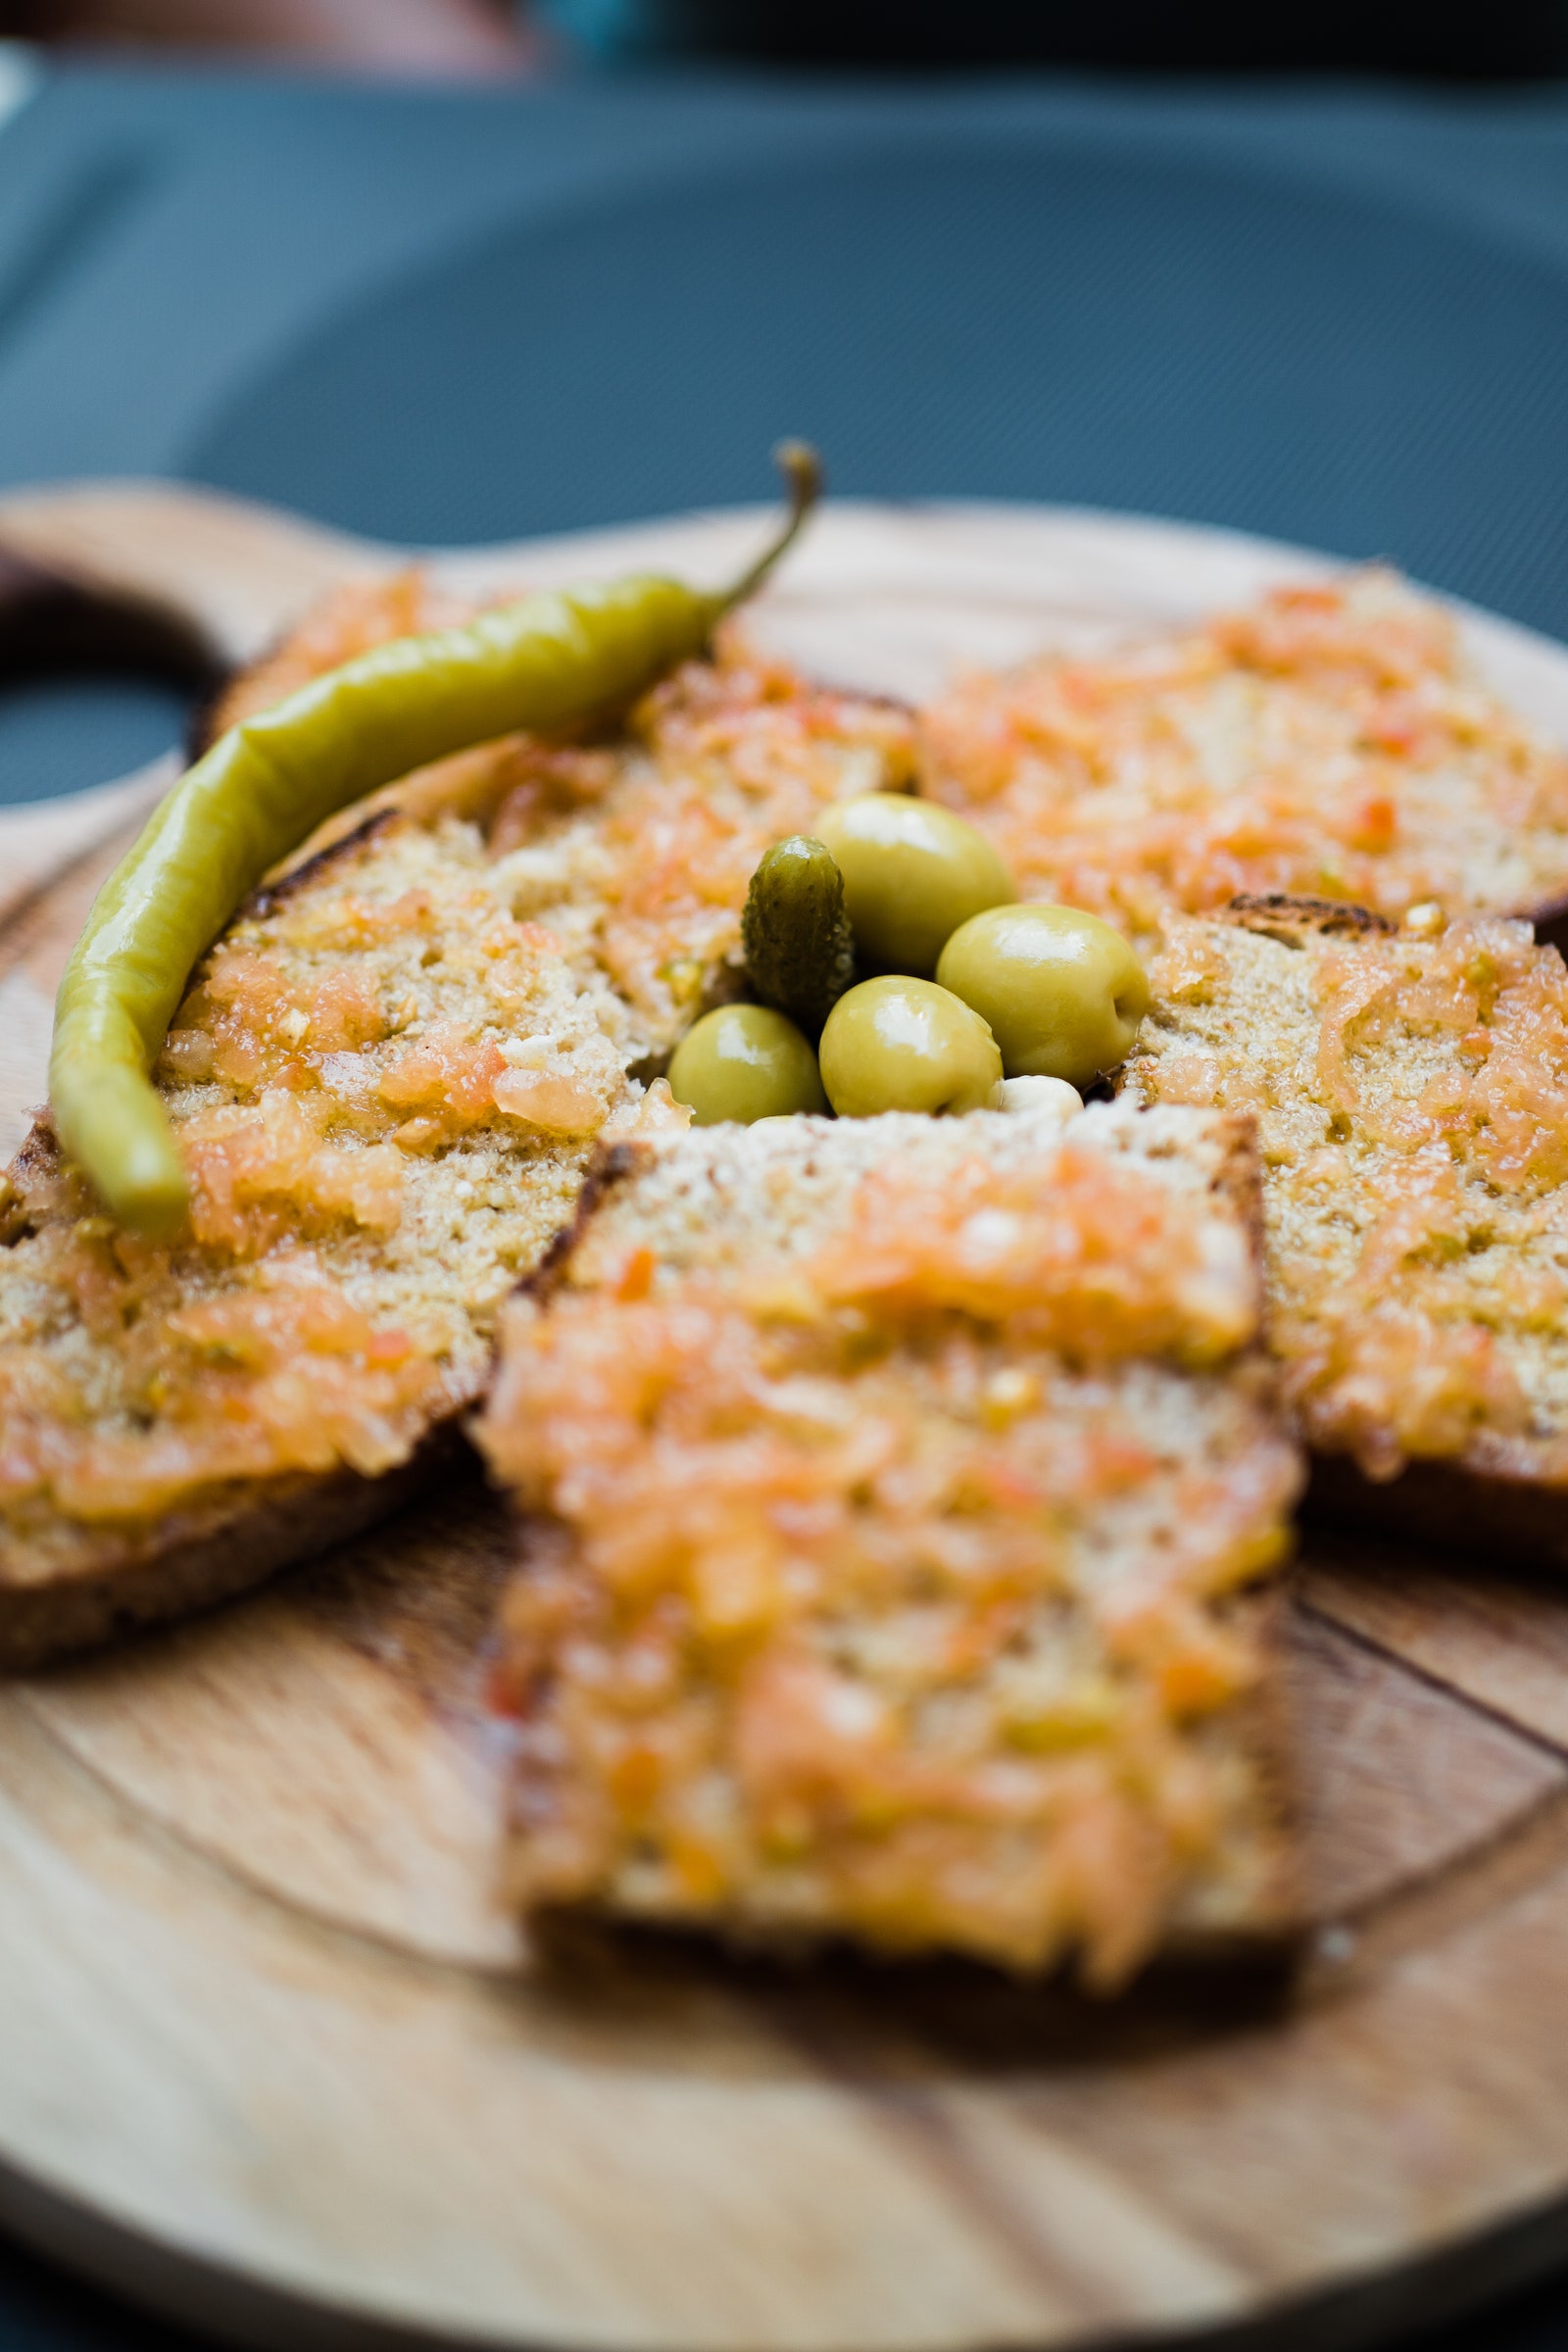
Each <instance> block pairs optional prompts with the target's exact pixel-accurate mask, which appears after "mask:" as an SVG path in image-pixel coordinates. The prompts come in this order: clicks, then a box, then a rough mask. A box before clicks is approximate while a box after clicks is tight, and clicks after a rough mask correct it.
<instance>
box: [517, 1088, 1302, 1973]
mask: <svg viewBox="0 0 1568 2352" xmlns="http://www.w3.org/2000/svg"><path fill="white" fill-rule="evenodd" d="M1225 1124H1226V1126H1227V1128H1228V1129H1229V1140H1228V1144H1227V1149H1226V1152H1225V1156H1224V1159H1223V1160H1222V1162H1221V1164H1220V1166H1219V1168H1218V1170H1217V1171H1216V1173H1215V1176H1214V1179H1213V1183H1212V1187H1211V1189H1212V1190H1213V1191H1214V1192H1216V1193H1219V1194H1221V1195H1222V1196H1223V1197H1224V1198H1225V1199H1226V1200H1228V1201H1230V1202H1231V1204H1232V1206H1233V1207H1234V1208H1235V1210H1236V1213H1237V1215H1238V1216H1239V1217H1240V1218H1241V1221H1242V1225H1243V1227H1244V1230H1245V1231H1246V1233H1247V1237H1248V1241H1249V1243H1250V1249H1251V1253H1252V1265H1253V1271H1254V1277H1255V1280H1256V1283H1257V1288H1258V1294H1259V1302H1260V1303H1261V1294H1262V1282H1263V1260H1262V1250H1263V1183H1262V1169H1261V1166H1260V1163H1259V1160H1258V1156H1257V1147H1256V1129H1255V1125H1254V1122H1253V1121H1252V1119H1250V1117H1248V1116H1247V1115H1245V1114H1243V1113H1235V1112H1233V1113H1230V1114H1229V1115H1227V1116H1226V1118H1225ZM656 1150H657V1147H656V1146H652V1145H650V1144H647V1143H636V1142H634V1143H624V1144H615V1145H606V1146H602V1147H601V1149H600V1152H598V1153H597V1154H596V1157H595V1160H594V1163H593V1165H592V1166H591V1167H590V1169H589V1173H588V1177H587V1180H586V1182H585V1183H584V1185H583V1188H582V1191H581V1192H580V1193H579V1195H578V1198H577V1212H576V1215H575V1216H574V1218H573V1219H572V1222H571V1224H570V1225H569V1226H566V1227H564V1229H563V1230H562V1232H560V1233H559V1234H558V1235H557V1236H556V1239H555V1240H554V1242H553V1243H552V1244H551V1246H550V1249H549V1250H547V1251H546V1253H545V1255H544V1257H543V1258H542V1259H541V1260H540V1263H539V1264H538V1266H537V1267H536V1268H535V1269H534V1271H533V1273H532V1274H531V1275H529V1276H528V1277H527V1278H526V1279H525V1280H524V1281H523V1282H521V1283H519V1284H518V1286H517V1293H518V1295H519V1296H521V1297H525V1298H531V1299H534V1300H535V1301H536V1302H537V1303H538V1304H539V1305H540V1306H541V1307H542V1308H548V1306H549V1302H550V1300H551V1299H552V1298H553V1297H554V1296H555V1295H556V1293H557V1292H558V1291H559V1290H560V1289H561V1288H562V1286H563V1284H564V1280H565V1277H566V1273H567V1270H568V1268H569V1266H570V1263H571V1259H572V1255H573V1253H574V1252H575V1250H577V1248H578V1246H579V1245H580V1243H581V1242H582V1240H583V1237H584V1235H585V1234H586V1232H587V1230H588V1227H589V1225H590V1224H591V1223H592V1221H593V1218H594V1216H595V1214H596V1213H597V1211H598V1209H599V1207H600V1205H601V1203H602V1202H603V1201H604V1200H605V1198H606V1195H607V1194H608V1193H609V1192H610V1191H611V1190H612V1189H613V1187H614V1186H616V1185H618V1184H620V1183H623V1182H624V1181H625V1180H626V1179H627V1178H628V1177H631V1176H633V1175H635V1174H636V1173H637V1171H638V1170H639V1168H642V1167H645V1166H647V1165H648V1164H649V1162H650V1161H651V1159H652V1158H653V1156H654V1152H655V1151H656ZM1238 1360H1240V1361H1242V1362H1250V1363H1254V1364H1258V1365H1260V1366H1262V1367H1263V1369H1264V1372H1265V1377H1266V1378H1267V1381H1268V1384H1269V1394H1270V1395H1271V1396H1272V1394H1273V1391H1274V1387H1275V1382H1274V1374H1273V1366H1272V1362H1271V1359H1270V1358H1269V1357H1268V1355H1267V1352H1266V1350H1265V1349H1264V1348H1263V1346H1262V1344H1261V1341H1260V1340H1254V1341H1253V1342H1252V1343H1251V1345H1250V1347H1249V1348H1246V1349H1244V1350H1243V1351H1242V1354H1241V1356H1240V1358H1239V1359H1238ZM527 1528H528V1519H527V1516H526V1514H518V1527H517V1535H518V1543H517V1565H518V1568H519V1570H521V1571H522V1572H523V1573H526V1569H527ZM1235 1608H1236V1613H1237V1614H1239V1615H1245V1617H1246V1618H1247V1619H1248V1621H1249V1623H1250V1628H1251V1630H1252V1631H1253V1633H1254V1635H1255V1638H1256V1640H1257V1644H1258V1650H1259V1654H1260V1659H1261V1664H1262V1672H1261V1674H1260V1675H1259V1678H1258V1682H1257V1685H1256V1687H1255V1688H1254V1690H1253V1691H1251V1693H1250V1696H1249V1697H1248V1698H1247V1699H1246V1700H1245V1701H1244V1702H1243V1703H1242V1704H1241V1705H1240V1706H1238V1707H1237V1708H1236V1710H1235V1712H1234V1715H1233V1717H1232V1721H1233V1723H1234V1725H1235V1728H1236V1731H1237V1734H1238V1736H1239V1738H1240V1740H1241V1742H1242V1744H1243V1746H1244V1747H1245V1750H1246V1752H1247V1756H1248V1759H1249V1761H1250V1764H1251V1765H1252V1767H1253V1769H1254V1770H1255V1771H1256V1772H1257V1774H1258V1778H1259V1781H1260V1783H1261V1786H1262V1789H1263V1798H1264V1810H1265V1814H1266V1819H1267V1829H1266V1832H1265V1834H1266V1835H1267V1836H1268V1838H1269V1839H1270V1844H1271V1848H1272V1853H1271V1869H1270V1875H1269V1882H1268V1886H1267V1890H1266V1893H1265V1895H1264V1897H1263V1899H1262V1902H1261V1904H1260V1906H1259V1908H1260V1912H1261V1916H1260V1917H1258V1918H1257V1919H1255V1920H1252V1921H1249V1922H1248V1923H1246V1924H1245V1925H1243V1926H1234V1927H1214V1928H1209V1927H1205V1926H1202V1925H1200V1924H1193V1923H1182V1922H1180V1921H1178V1922H1177V1923H1176V1924H1175V1925H1174V1926H1173V1928H1172V1931H1171V1933H1170V1935H1169V1936H1168V1937H1166V1939H1165V1940H1164V1942H1163V1943H1162V1945H1161V1947H1160V1951H1159V1952H1158V1953H1157V1954H1156V1955H1155V1957H1154V1963H1153V1964H1154V1965H1157V1963H1158V1961H1159V1959H1161V1958H1168V1959H1173V1960H1178V1961H1179V1960H1187V1959H1196V1960H1202V1961H1206V1962H1225V1961H1237V1962H1241V1963H1243V1964H1246V1965H1250V1964H1251V1963H1253V1962H1256V1961H1259V1960H1263V1961H1268V1962H1271V1963H1273V1962H1281V1961H1289V1960H1290V1959H1292V1957H1293V1956H1294V1954H1295V1952H1296V1949H1297V1947H1298V1945H1299V1941H1300V1939H1301V1936H1303V1934H1304V1933H1305V1931H1306V1928H1307V1926H1308V1925H1309V1924H1310V1923H1309V1922H1308V1921H1307V1919H1306V1917H1305V1911H1304V1902H1303V1893H1302V1884H1303V1883H1302V1877H1301V1872H1300V1866H1299V1852H1298V1843H1299V1830H1298V1822H1299V1802H1298V1795H1297V1789H1296V1776H1295V1773H1294V1771H1293V1770H1292V1765H1291V1758H1292V1754H1293V1748H1294V1742H1293V1738H1292V1726H1291V1722H1290V1706H1289V1693H1288V1688H1287V1677H1288V1658H1287V1643H1286V1637H1285V1598H1284V1594H1283V1593H1281V1591H1280V1590H1279V1589H1278V1587H1277V1586H1276V1587H1274V1588H1272V1589H1271V1588H1267V1587H1265V1588H1262V1589H1259V1590H1254V1591H1252V1592H1250V1593H1243V1594H1241V1595H1240V1596H1239V1597H1238V1600H1237V1602H1236V1604H1235ZM512 1834H513V1835H514V1836H515V1835H516V1833H515V1831H514V1832H513V1833H512ZM532 1917H533V1919H534V1921H535V1923H536V1925H537V1927H538V1928H539V1929H540V1930H541V1931H542V1932H543V1933H544V1934H546V1935H548V1933H549V1930H550V1927H551V1924H552V1922H557V1921H558V1922H560V1923H561V1924H562V1925H568V1924H569V1923H570V1922H571V1921H572V1920H573V1919H577V1920H582V1921H587V1922H597V1923H599V1924H601V1925H603V1926H606V1927H608V1928H611V1929H613V1930H616V1931H619V1930H626V1931H629V1932H635V1933H637V1934H651V1935H658V1936H671V1937H679V1936H689V1935H691V1934H693V1933H701V1934H703V1935H705V1936H717V1937H718V1939H719V1940H720V1941H722V1942H723V1943H724V1944H726V1945H727V1946H728V1947H730V1948H731V1949H733V1950H735V1951H737V1952H739V1953H742V1954H744V1953H747V1952H750V1953H754V1954H761V1955H764V1956H765V1955H767V1954H773V1955H775V1956H788V1955H792V1954H794V1955H798V1954H799V1953H800V1952H801V1951H802V1950H803V1949H805V1950H809V1951H812V1952H822V1953H827V1952H831V1951H833V1950H834V1949H837V1948H843V1947H844V1946H845V1945H847V1944H848V1943H850V1942H851V1941H853V1940H854V1939H853V1938H850V1937H848V1936H842V1935H827V1936H805V1937H803V1936H798V1935H785V1934H770V1933H769V1932H768V1931H766V1930H765V1929H760V1928H757V1927H747V1926H746V1925H744V1924H737V1923H733V1922H724V1921H701V1922H698V1921H691V1920H678V1919H671V1920H630V1919H627V1918H625V1917H623V1916H622V1914H620V1913H619V1912H617V1911H615V1910H613V1909H612V1908H611V1907H610V1906H608V1905H606V1904H603V1903H600V1902H596V1901H594V1900H591V1899H590V1900H587V1901H584V1902H580V1903H563V1904H542V1905H540V1906H539V1907H538V1908H537V1909H536V1911H535V1912H534V1913H533V1914H532ZM884 1956H885V1957H886V1958H887V1959H889V1961H890V1962H896V1961H897V1960H898V1959H899V1958H900V1955H899V1954H897V1953H891V1954H887V1955H884ZM933 1956H934V1955H931V1954H918V1955H910V1957H915V1958H920V1957H924V1958H931V1957H933ZM975 1965H977V1966H984V1965H985V1964H984V1963H979V1962H977V1963H976V1964H975Z"/></svg>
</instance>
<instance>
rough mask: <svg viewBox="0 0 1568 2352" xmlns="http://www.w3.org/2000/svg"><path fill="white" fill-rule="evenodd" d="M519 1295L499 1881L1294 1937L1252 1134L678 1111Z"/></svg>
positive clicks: (722, 1900)
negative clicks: (740, 1119)
mask: <svg viewBox="0 0 1568 2352" xmlns="http://www.w3.org/2000/svg"><path fill="white" fill-rule="evenodd" d="M604 1173H605V1176H606V1177H607V1178H608V1179H612V1180H613V1179H617V1178H618V1181H610V1182H609V1183H608V1185H607V1189H606V1190H605V1192H604V1196H603V1199H602V1201H601V1202H600V1204H599V1206H598V1207H597V1209H596V1210H595V1212H594V1213H593V1214H592V1215H591V1216H590V1217H589V1218H588V1219H587V1220H586V1223H585V1225H584V1227H583V1228H582V1229H581V1230H580V1232H579V1234H578V1236H577V1237H576V1238H575V1240H574V1241H573V1243H572V1244H571V1245H570V1246H569V1248H568V1249H566V1250H564V1251H563V1252H562V1254H561V1256H560V1258H559V1259H558V1261H557V1262H556V1263H555V1264H554V1266H553V1267H552V1269H551V1271H550V1275H549V1277H548V1279H547V1280H545V1281H543V1282H541V1283H538V1284H536V1285H535V1286H534V1291H533V1294H532V1295H531V1296H529V1297H525V1298H523V1299H519V1300H517V1301H516V1302H515V1303H514V1304H513V1305H512V1306H511V1307H509V1309H508V1311H507V1317H506V1324H505V1346H504V1353H503V1361H502V1368H501V1371H500V1374H499V1376H498V1380H497V1383H496V1387H495V1389H494V1391H493V1393H492V1396H491V1398H490V1401H489V1403H488V1404H487V1406H486V1409H485V1412H484V1415H483V1419H482V1422H481V1425H480V1432H479V1435H480V1441H481V1444H482V1446H483V1449H484V1451H485V1452H486V1454H487V1456H488V1458H489V1460H490V1463H491V1466H492V1470H493V1472H494V1473H495V1474H496V1475H497V1476H498V1477H499V1478H500V1479H502V1480H503V1481H504V1482H506V1483H507V1484H508V1485H509V1486H510V1487H511V1488H512V1490H513V1491H514V1493H515V1495H516V1497H517V1499H518V1501H519V1503H520V1504H521V1506H522V1507H523V1509H524V1511H525V1512H526V1513H528V1514H529V1516H527V1517H526V1518H525V1519H524V1520H523V1521H522V1522H521V1532H520V1544H521V1556H522V1561H523V1566H522V1571H521V1573H520V1574H519V1576H518V1577H517V1579H516V1581H515V1584H514V1586H513V1587H512V1589H511V1590H510V1592H509V1594H508V1596H507V1598H506V1600H505V1603H504V1606H503V1614H502V1633H501V1654H500V1661H499V1673H498V1685H497V1687H498V1690H499V1691H500V1693H501V1695H502V1698H503V1703H505V1704H507V1705H510V1706H511V1707H512V1708H513V1709H514V1710H515V1712H516V1713H517V1715H518V1716H519V1717H520V1719H521V1721H520V1730H519V1752H520V1758H521V1762H520V1769H519V1777H518V1782H517V1789H516V1807H515V1827H514V1834H513V1840H512V1884H513V1887H514V1890H515V1896H516V1899H517V1900H518V1902H519V1903H520V1904H521V1905H522V1906H523V1907H524V1908H525V1909H527V1910H529V1911H548V1910H555V1909H560V1908H563V1907H589V1908H593V1909H598V1910H601V1911H604V1912H608V1913H612V1914H614V1915H617V1916H620V1917H623V1918H627V1919H633V1920H642V1921H652V1922H661V1923H665V1924H674V1925H688V1926H702V1927H709V1928H712V1929H716V1930H718V1931H719V1932H721V1933H723V1934H725V1935H728V1936H734V1937H737V1938H740V1939H747V1938H769V1939H777V1938H780V1937H785V1938H790V1939H800V1938H821V1937H824V1936H853V1937H857V1938H858V1939H860V1940H862V1941H864V1942H866V1943H869V1944H870V1945H872V1946H874V1947H879V1948H883V1949H890V1950H896V1951H917V1950H922V1949H943V1948H946V1949H956V1950H959V1951H963V1952H967V1953H970V1954H972V1955H976V1956H979V1957H981V1958H984V1959H987V1960H990V1961H995V1962H1000V1963H1001V1964H1003V1965H1005V1966H1007V1967H1010V1968H1014V1969H1019V1970H1025V1971H1030V1970H1038V1969H1041V1968H1045V1967H1048V1966H1050V1965H1052V1964H1054V1963H1055V1962H1056V1961H1058V1960H1060V1959H1062V1958H1064V1957H1065V1956H1067V1955H1068V1954H1069V1953H1073V1952H1076V1953H1077V1955H1078V1957H1079V1961H1080V1964H1081V1967H1082V1970H1083V1973H1084V1975H1085V1976H1086V1978H1087V1980H1088V1981H1089V1982H1090V1983H1091V1984H1093V1985H1097V1986H1099V1987H1101V1988H1109V1987H1111V1986H1114V1985H1118V1984H1120V1983H1121V1982H1122V1981H1123V1980H1124V1979H1125V1978H1126V1977H1127V1976H1128V1974H1129V1973H1130V1972H1131V1971H1132V1970H1133V1969H1134V1968H1135V1967H1137V1966H1138V1964H1139V1963H1140V1962H1141V1961H1143V1960H1144V1959H1145V1958H1146V1957H1147V1956H1148V1955H1149V1953H1150V1952H1151V1951H1152V1950H1154V1949H1155V1948H1157V1947H1159V1946H1161V1945H1170V1944H1180V1943H1200V1944H1204V1945H1207V1946H1208V1947H1209V1948H1212V1947H1214V1946H1215V1945H1216V1944H1218V1943H1222V1942H1226V1941H1238V1940H1247V1939H1254V1938H1262V1937H1273V1936H1278V1935H1279V1934H1280V1933H1281V1931H1282V1929H1283V1928H1284V1926H1285V1925H1286V1923H1287V1921H1288V1918H1289V1915H1290V1876H1291V1874H1290V1840H1289V1834H1288V1828H1287V1815H1286V1799H1285V1786H1286V1784H1285V1775H1284V1772H1283V1767H1282V1762H1281V1756H1280V1740H1279V1736H1278V1732H1277V1730H1276V1728H1275V1725H1274V1721H1273V1717H1272V1704H1273V1676H1272V1665H1271V1652H1270V1636H1269V1629H1268V1620H1267V1604H1266V1602H1263V1603H1260V1601H1259V1599H1258V1596H1257V1595H1256V1593H1254V1592H1253V1590H1252V1588H1253V1587H1254V1586H1255V1585H1256V1584H1257V1581H1258V1580H1259V1578H1260V1577H1262V1576H1263V1575H1264V1574H1265V1573H1266V1572H1267V1570H1268V1569H1269V1568H1271V1567H1272V1566H1273V1565H1274V1563H1275V1562H1276V1561H1277V1560H1278V1559H1279V1558H1280V1557H1281V1555H1282V1553H1283V1551H1284V1549H1285V1547H1286V1543H1287V1525H1286V1521H1287V1514H1288V1511H1289V1508H1290V1505H1291V1502H1292V1500H1293V1498H1294V1496H1295V1494H1296V1491H1297V1487H1298V1483H1299V1461H1298V1457H1297V1454H1296V1451H1295V1448H1294V1447H1293V1446H1292V1444H1291V1442H1290V1441H1289V1439H1288V1438H1287V1437H1286V1436H1285V1435H1283V1434H1282V1429H1281V1426H1280V1424H1279V1421H1278V1419H1277V1417H1276V1414H1275V1410H1274V1405H1273V1399H1272V1385H1271V1378H1270V1374H1269V1372H1268V1369H1267V1366H1266V1362H1265V1359H1264V1358H1263V1356H1262V1354H1261V1351H1260V1350H1259V1349H1258V1348H1256V1347H1255V1345H1254V1339H1255V1333H1256V1327H1257V1314H1258V1271H1257V1262H1256V1172H1255V1162H1254V1157H1253V1152H1252V1147H1251V1141H1250V1126H1249V1123H1248V1122H1247V1121H1245V1120H1240V1119H1233V1118H1224V1117H1214V1116H1206V1117H1205V1116H1202V1115H1201V1114H1198V1113H1194V1112H1189V1111H1176V1112H1156V1113H1152V1114H1147V1115H1144V1114H1137V1113H1134V1112H1133V1111H1132V1110H1131V1109H1130V1107H1126V1106H1120V1105H1115V1106H1112V1105H1099V1106H1096V1107H1094V1108H1091V1109H1090V1110H1088V1111H1086V1112H1084V1113H1083V1114H1081V1115H1080V1116H1079V1117H1077V1118H1076V1119H1075V1120H1073V1121H1072V1123H1071V1124H1070V1125H1069V1126H1068V1127H1067V1128H1066V1129H1065V1130H1063V1128H1062V1126H1061V1124H1060V1122H1059V1119H1058V1118H1055V1117H1053V1116H1052V1115H1051V1114H1050V1113H1033V1114H1031V1113H1024V1114H1020V1115H1016V1116H1009V1115H1006V1114H1003V1113H999V1112H995V1111H983V1112H976V1113H974V1114H972V1115H971V1116H969V1117H966V1118H961V1119H953V1120H932V1119H926V1118H919V1117H912V1116H903V1115H890V1116H887V1117H884V1118H879V1119H863V1120H840V1121H837V1122H832V1121H828V1120H823V1119H791V1120H785V1121H777V1122H769V1123H766V1124H763V1125H760V1126H758V1127H753V1128H750V1129H740V1128H725V1127H719V1128H710V1129H706V1130H701V1131H693V1132H691V1133H690V1134H687V1135H682V1136H666V1137H663V1138H653V1139H650V1140H649V1141H648V1142H647V1143H645V1144H642V1145H637V1146H632V1147H628V1148H626V1149H624V1150H623V1151H621V1152H618V1153H617V1154H615V1155H614V1156H613V1158H612V1159H610V1160H609V1161H608V1162H606V1163H605V1168H604Z"/></svg>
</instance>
